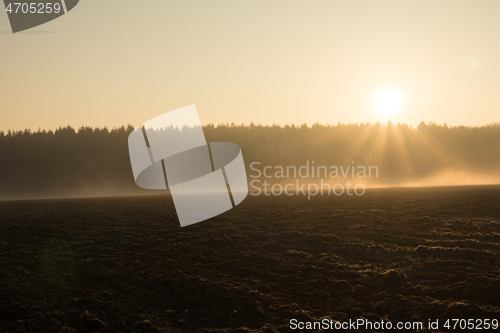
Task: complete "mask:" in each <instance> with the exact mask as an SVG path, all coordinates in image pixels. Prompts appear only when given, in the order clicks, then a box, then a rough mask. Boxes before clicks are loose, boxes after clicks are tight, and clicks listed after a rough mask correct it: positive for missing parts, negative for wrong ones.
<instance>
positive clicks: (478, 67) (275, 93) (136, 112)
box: [0, 0, 500, 131]
mask: <svg viewBox="0 0 500 333" xmlns="http://www.w3.org/2000/svg"><path fill="white" fill-rule="evenodd" d="M499 17H500V1H497V0H482V1H461V0H440V1H427V0H419V1H406V0H397V1H386V0H377V1H358V0H349V1H334V0H321V1H320V0H308V1H305V0H302V1H295V0H262V1H261V0H246V1H244V0H237V1H235V0H225V1H221V0H211V1H206V0H200V1H189V0H183V1H167V0H149V1H147V2H145V1H139V0H107V1H98V0H82V1H80V3H79V5H78V6H77V7H75V8H74V9H73V10H72V11H71V12H69V13H68V14H66V15H64V16H62V17H60V18H58V19H56V20H54V21H51V22H49V23H46V24H44V25H41V26H39V27H35V28H33V29H30V30H27V31H26V32H20V33H16V34H12V32H11V30H10V26H9V22H8V18H7V14H6V13H5V12H3V11H2V12H0V50H1V52H0V131H7V130H9V129H15V130H20V129H25V128H29V129H33V130H36V129H38V128H42V129H55V128H57V127H59V126H66V125H71V126H73V127H79V126H99V127H102V126H107V127H115V126H121V125H127V124H132V125H134V126H139V125H141V124H142V123H143V122H145V121H147V120H149V119H151V118H153V117H155V116H157V115H159V114H162V113H164V112H167V111H170V110H174V109H177V108H180V107H183V106H186V105H191V104H196V106H197V109H198V113H199V116H200V119H201V121H202V123H203V124H208V123H214V124H218V123H232V122H235V123H238V124H239V123H245V124H249V123H250V122H254V123H261V124H272V123H276V124H291V123H295V124H302V123H307V124H309V125H311V124H313V123H316V122H319V123H324V124H336V123H337V122H343V123H359V122H376V121H381V122H386V121H388V120H391V121H392V122H394V123H398V122H401V123H408V124H411V125H418V123H420V122H421V121H426V122H430V121H432V122H436V123H439V124H442V123H447V124H450V125H466V126H476V125H485V124H489V123H494V122H499V121H500V42H499V41H500V19H499ZM388 89H389V90H391V91H393V92H397V93H398V94H399V95H400V96H401V97H402V102H401V106H400V108H399V109H398V110H397V111H396V112H394V113H392V114H390V115H388V114H386V113H383V112H380V110H379V109H377V106H376V102H374V101H375V100H376V98H377V96H379V94H380V92H381V91H387V90H388Z"/></svg>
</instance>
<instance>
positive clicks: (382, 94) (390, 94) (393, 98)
mask: <svg viewBox="0 0 500 333" xmlns="http://www.w3.org/2000/svg"><path fill="white" fill-rule="evenodd" d="M374 102H375V107H376V108H377V110H378V111H379V112H380V113H381V114H382V115H384V116H391V115H393V114H395V113H396V112H398V111H400V110H401V107H402V105H403V94H401V93H400V92H399V91H396V90H392V89H385V90H381V91H379V92H378V93H377V94H376V95H375V98H374Z"/></svg>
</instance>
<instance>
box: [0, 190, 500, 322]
mask: <svg viewBox="0 0 500 333" xmlns="http://www.w3.org/2000/svg"><path fill="white" fill-rule="evenodd" d="M0 267H1V268H0V331H19V332H132V331H135V332H288V331H291V330H290V328H289V325H290V324H289V322H290V319H292V318H295V319H298V320H300V321H314V320H321V319H323V318H329V319H331V320H336V321H345V320H349V319H353V320H354V319H357V318H366V319H369V320H372V321H379V320H384V321H392V322H397V321H422V322H424V323H427V321H428V319H433V320H435V319H441V320H445V319H448V318H461V319H468V318H490V319H494V318H496V319H500V311H499V306H500V187H491V186H490V187H460V188H431V189H392V190H372V191H368V192H367V193H366V195H365V196H363V197H347V196H344V197H335V196H330V197H328V196H325V197H315V198H312V199H311V200H310V201H308V200H307V197H303V196H299V197H296V196H294V197H286V196H282V197H274V196H269V197H267V196H260V197H253V196H249V197H248V198H247V199H246V200H245V201H244V202H243V203H242V204H241V205H239V206H237V207H236V208H235V209H233V210H232V211H229V212H227V213H225V214H223V215H221V216H219V217H215V218H213V219H211V220H209V221H205V222H201V223H198V224H195V225H192V226H189V227H185V228H181V227H180V226H179V223H178V221H177V217H176V214H175V210H174V207H173V203H172V201H171V198H169V197H167V196H152V197H136V198H110V199H109V198H108V199H67V200H43V201H18V202H1V203H0ZM297 331H298V330H295V332H297ZM484 331H485V330H483V332H484Z"/></svg>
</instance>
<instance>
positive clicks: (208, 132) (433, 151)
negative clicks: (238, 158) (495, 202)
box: [0, 122, 500, 200]
mask: <svg viewBox="0 0 500 333" xmlns="http://www.w3.org/2000/svg"><path fill="white" fill-rule="evenodd" d="M133 129H134V127H133V126H131V125H128V126H122V127H119V128H114V129H111V130H110V129H107V128H90V127H81V128H79V129H73V128H71V127H60V128H58V129H57V130H55V131H45V130H38V131H31V130H24V131H14V132H13V131H9V132H7V133H3V132H0V156H2V163H1V164H0V200H17V199H38V198H63V197H103V196H129V195H151V194H159V193H165V192H164V191H163V192H162V191H149V190H143V189H140V188H138V187H137V186H136V184H135V182H134V179H133V175H132V169H131V166H130V160H129V155H128V146H127V142H128V141H127V138H128V135H129V133H130V132H131V131H132V130H133ZM203 130H204V133H205V136H206V139H207V141H228V142H234V143H236V144H238V145H239V146H240V147H241V149H242V152H243V159H244V161H245V165H246V168H247V176H248V180H249V182H250V181H252V180H254V179H259V180H264V179H266V178H265V177H264V176H263V175H261V176H260V177H255V175H256V173H255V172H254V171H253V170H252V169H251V168H250V165H251V164H252V163H254V162H259V163H260V164H259V165H260V168H261V169H262V168H264V167H265V166H271V167H276V166H282V167H285V168H286V167H287V166H294V167H296V168H300V167H301V166H304V165H306V164H307V163H310V164H312V163H314V166H325V167H330V166H337V167H339V168H340V167H343V168H347V167H349V166H350V167H360V166H364V167H366V168H368V167H370V166H372V167H376V168H377V170H378V173H377V177H364V178H363V177H361V178H360V177H354V178H355V179H353V177H352V174H346V175H345V177H344V175H342V174H340V176H339V177H338V178H329V177H327V178H325V179H323V181H324V182H325V183H329V184H335V183H342V182H345V181H346V180H348V179H350V180H351V181H355V182H357V183H360V184H363V185H364V186H366V187H367V188H376V187H400V186H451V185H482V184H499V183H500V125H499V124H491V125H487V126H479V127H466V126H454V127H450V126H448V125H446V124H443V125H438V124H434V123H424V122H422V123H421V124H420V125H419V126H417V127H412V126H408V125H406V124H392V123H388V124H380V123H376V124H370V123H361V124H342V123H339V124H336V125H320V124H315V125H312V126H307V125H305V124H304V125H299V126H297V125H285V126H279V125H272V126H262V125H256V124H253V123H252V124H250V125H236V124H220V125H206V126H204V128H203ZM344 170H345V169H344ZM356 170H357V169H356ZM322 178H324V177H318V176H317V175H315V177H311V176H310V177H307V179H301V181H304V182H307V183H317V182H320V181H321V179H322ZM272 181H273V182H274V183H285V182H288V181H289V179H288V178H285V179H280V178H274V177H273V179H272Z"/></svg>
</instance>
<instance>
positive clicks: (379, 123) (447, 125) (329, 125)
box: [0, 120, 500, 135]
mask: <svg viewBox="0 0 500 333" xmlns="http://www.w3.org/2000/svg"><path fill="white" fill-rule="evenodd" d="M374 125H375V126H382V127H387V126H389V125H392V126H407V127H409V128H410V129H417V128H418V126H421V125H426V126H429V125H433V126H438V127H448V128H450V129H452V128H462V127H465V128H482V127H500V121H499V122H491V123H488V124H483V125H463V124H461V125H450V124H448V123H446V122H445V123H435V122H432V121H429V122H426V121H421V122H420V123H418V124H417V125H416V126H415V125H413V124H408V123H393V122H392V121H390V120H389V121H387V122H380V121H377V122H369V121H368V122H359V123H340V122H339V123H328V124H327V123H313V124H308V123H306V122H304V123H301V124H299V123H291V124H276V123H272V124H262V123H254V122H251V123H235V122H231V123H228V122H226V123H218V124H214V123H206V124H202V127H215V128H217V127H250V126H255V127H280V128H286V127H292V128H293V127H295V128H299V127H303V126H306V127H307V128H312V127H313V126H321V127H338V126H374ZM138 126H141V127H142V126H143V125H142V124H141V125H133V124H131V123H129V124H127V125H114V126H113V127H109V126H106V125H104V126H102V127H101V126H90V125H80V126H72V125H69V124H68V125H60V126H57V127H52V128H37V129H33V128H24V129H12V128H9V129H7V130H0V133H4V135H7V133H8V132H11V133H13V134H15V133H23V132H26V131H28V132H30V133H40V132H55V131H57V130H61V129H68V128H69V129H73V130H75V132H76V133H78V132H79V131H80V130H82V129H85V130H88V129H92V130H105V129H107V130H108V131H113V130H119V129H122V128H125V129H127V128H129V127H132V128H137V127H138Z"/></svg>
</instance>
